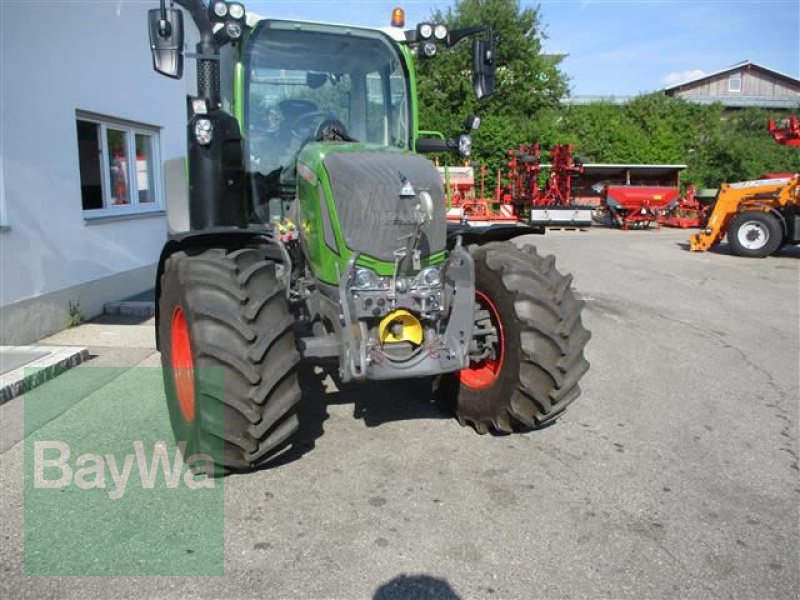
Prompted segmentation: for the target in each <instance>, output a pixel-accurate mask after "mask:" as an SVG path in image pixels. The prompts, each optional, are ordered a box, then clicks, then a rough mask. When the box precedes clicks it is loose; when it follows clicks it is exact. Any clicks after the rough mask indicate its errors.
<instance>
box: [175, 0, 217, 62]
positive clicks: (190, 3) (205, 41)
mask: <svg viewBox="0 0 800 600" xmlns="http://www.w3.org/2000/svg"><path fill="white" fill-rule="evenodd" d="M161 1H162V4H163V2H164V0H161ZM174 2H175V4H177V5H178V6H182V7H183V8H185V9H186V11H187V12H188V13H189V14H190V15H191V17H192V20H193V21H194V24H195V25H197V30H198V31H199V32H200V44H201V45H202V46H203V54H216V53H217V52H218V51H219V44H218V43H217V40H216V39H214V28H213V27H212V26H211V19H209V18H208V11H207V9H206V5H205V3H204V2H203V0H174ZM209 50H211V52H209Z"/></svg>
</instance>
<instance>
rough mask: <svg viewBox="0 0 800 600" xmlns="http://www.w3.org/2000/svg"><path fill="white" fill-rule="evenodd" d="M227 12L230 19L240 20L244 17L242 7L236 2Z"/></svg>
mask: <svg viewBox="0 0 800 600" xmlns="http://www.w3.org/2000/svg"><path fill="white" fill-rule="evenodd" d="M229 10H230V14H231V18H232V19H236V20H241V19H242V18H243V17H244V6H243V5H241V4H239V3H238V2H236V3H233V4H231V5H230V9H229Z"/></svg>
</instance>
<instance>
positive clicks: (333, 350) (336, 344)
mask: <svg viewBox="0 0 800 600" xmlns="http://www.w3.org/2000/svg"><path fill="white" fill-rule="evenodd" d="M341 347H342V344H341V342H340V341H339V339H338V338H337V337H336V336H335V335H334V334H332V333H331V334H328V335H324V336H320V337H306V338H299V339H298V340H297V349H298V350H299V351H300V354H302V355H303V358H338V357H339V355H340V352H341Z"/></svg>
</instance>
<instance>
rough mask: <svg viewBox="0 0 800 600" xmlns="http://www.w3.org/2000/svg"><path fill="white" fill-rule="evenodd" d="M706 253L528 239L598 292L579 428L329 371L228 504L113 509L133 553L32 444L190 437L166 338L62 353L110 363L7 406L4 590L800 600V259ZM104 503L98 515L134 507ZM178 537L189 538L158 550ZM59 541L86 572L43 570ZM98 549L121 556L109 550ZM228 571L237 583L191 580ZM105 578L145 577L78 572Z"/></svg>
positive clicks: (233, 484) (570, 236)
mask: <svg viewBox="0 0 800 600" xmlns="http://www.w3.org/2000/svg"><path fill="white" fill-rule="evenodd" d="M686 239H687V233H686V232H682V231H675V230H666V229H664V230H661V231H649V232H619V231H611V230H605V229H595V230H591V231H588V232H556V233H549V234H548V235H547V236H545V237H531V238H526V239H525V240H524V241H526V242H532V243H534V244H535V245H536V246H537V247H538V248H539V250H540V251H541V252H543V253H553V254H555V255H556V256H557V260H558V265H559V267H560V268H562V269H563V270H566V271H569V272H572V273H573V274H574V275H575V287H576V289H577V290H578V292H579V293H580V294H581V295H582V297H583V298H584V300H585V301H586V303H587V308H586V311H585V317H584V318H585V321H586V324H587V326H588V328H589V329H591V330H592V333H593V338H592V340H591V342H590V344H589V347H588V349H587V357H588V358H589V360H590V361H591V363H592V367H591V370H590V371H589V373H588V374H587V376H586V377H585V378H584V380H583V384H582V388H583V395H582V396H581V397H580V398H579V399H578V400H577V401H576V402H575V404H573V405H572V406H571V407H570V408H569V410H568V411H567V412H566V414H565V415H564V417H563V418H561V419H560V420H559V421H558V422H557V423H556V424H555V425H552V426H550V427H548V428H546V429H544V430H541V431H537V432H533V433H530V434H526V435H514V436H505V437H492V436H478V435H476V434H475V433H474V432H472V430H470V429H465V428H461V427H459V426H458V424H457V423H456V422H455V421H454V420H451V419H449V418H445V417H444V416H443V415H441V414H440V413H439V411H438V410H437V408H436V407H435V405H434V404H433V403H432V402H431V398H430V396H429V394H428V393H427V388H426V387H425V386H424V385H420V384H419V383H415V382H407V383H391V384H386V383H384V384H365V385H362V386H353V387H347V388H346V389H343V390H336V388H335V386H334V384H333V382H332V380H331V379H330V378H329V377H328V376H327V375H326V374H325V373H324V372H319V370H315V369H313V368H307V369H304V370H303V373H302V376H303V377H302V379H303V381H302V383H303V388H304V391H305V396H304V400H303V408H302V414H301V417H302V420H301V433H300V440H301V443H300V444H299V445H298V447H299V450H298V451H297V452H295V453H294V454H292V455H291V456H289V457H288V458H287V460H286V461H284V463H283V464H281V465H279V466H277V467H275V468H272V469H268V470H264V471H260V472H257V473H252V474H249V475H236V476H232V477H229V478H227V479H225V480H224V482H223V483H222V485H223V487H222V488H220V489H222V490H224V493H223V494H222V495H219V503H218V504H214V501H209V502H208V503H206V504H205V505H204V506H203V507H199V506H194V505H193V504H192V496H191V495H183V496H181V498H182V499H181V501H180V503H173V504H171V505H170V506H163V507H159V506H154V508H152V509H150V508H148V506H149V505H147V504H146V502H148V500H147V499H146V498H145V497H142V498H143V499H142V500H141V501H140V500H137V499H136V497H133V499H132V500H131V501H130V502H129V504H128V505H126V506H127V508H126V509H125V511H126V512H120V511H117V513H113V512H109V513H108V514H109V515H117V516H114V517H113V518H112V519H111V520H106V521H105V522H104V525H103V526H102V528H101V529H102V530H103V532H105V533H106V534H107V535H105V538H112V539H110V541H109V539H104V538H103V536H101V535H99V534H98V533H97V532H96V531H93V530H92V525H91V522H92V521H91V520H89V521H86V522H87V523H89V524H88V525H86V529H85V531H86V533H85V537H83V536H84V534H81V533H77V534H76V533H75V531H76V530H74V529H73V530H72V533H71V534H65V536H64V537H59V535H60V533H59V532H61V531H62V530H63V531H64V532H69V531H70V529H69V527H68V526H67V525H68V524H69V523H74V522H77V520H76V519H77V517H76V516H75V514H74V513H73V512H68V511H67V508H66V507H67V505H68V504H69V501H70V499H72V500H75V498H78V499H80V498H82V497H81V496H79V495H77V492H76V493H72V491H71V490H67V492H68V493H64V495H63V497H64V500H63V502H62V501H60V500H59V498H58V497H57V496H52V495H51V496H48V503H46V504H42V505H37V506H31V503H32V501H31V500H30V498H28V497H26V496H25V492H24V490H28V488H27V487H26V485H27V484H26V483H25V480H24V477H23V474H26V473H27V472H28V470H30V468H31V465H30V463H29V462H26V461H27V460H29V456H30V455H28V457H27V458H26V454H27V453H28V452H29V446H30V444H28V443H23V442H21V440H22V439H23V438H26V437H27V439H28V440H31V439H34V438H36V439H39V437H48V436H51V437H52V436H56V437H57V436H63V437H65V439H66V436H70V435H71V436H76V437H81V436H84V438H85V439H92V440H94V439H98V440H100V441H102V444H106V445H108V444H111V445H113V444H115V443H122V444H123V445H124V444H127V445H128V446H130V444H131V441H132V440H133V439H139V438H137V437H136V436H138V435H140V434H141V436H142V439H145V438H147V436H150V438H153V439H158V437H159V436H161V435H166V434H165V433H164V432H168V421H167V415H166V409H165V407H164V405H163V396H162V395H161V394H162V392H161V386H160V380H159V377H160V376H158V375H157V370H158V364H159V363H158V354H157V353H156V352H155V348H154V341H153V338H152V321H143V322H142V321H136V320H130V321H127V322H119V321H116V322H100V323H92V324H88V325H85V326H82V327H79V328H76V329H74V330H69V331H67V332H64V333H62V334H59V335H57V336H54V337H53V338H49V339H48V340H45V341H43V343H46V344H48V345H80V346H86V347H88V348H89V350H90V353H91V354H92V355H93V356H94V359H93V360H90V361H88V362H87V363H86V364H85V365H84V366H81V367H78V368H76V369H73V370H72V371H70V372H68V373H66V374H64V375H63V376H62V377H60V378H57V379H56V380H54V381H53V382H50V383H47V384H45V385H44V386H42V387H41V388H39V389H38V392H37V394H38V395H37V398H38V400H37V402H38V404H37V406H39V407H42V406H43V407H45V408H46V410H42V411H38V412H35V411H32V410H30V409H29V406H26V404H25V403H26V402H27V403H28V404H29V405H31V404H34V402H33V400H32V399H30V398H27V397H23V398H17V399H15V400H13V401H11V402H9V403H8V404H6V405H4V406H2V407H0V419H1V420H0V450H1V451H2V454H0V486H1V487H0V535H2V536H3V537H2V539H3V544H2V546H0V564H1V565H2V578H0V596H2V597H4V598H12V597H13V598H19V597H30V598H44V597H72V598H81V599H85V598H93V597H111V596H113V597H115V598H127V597H131V598H133V597H136V598H140V597H159V598H184V597H229V598H255V597H267V598H303V599H304V598H378V599H389V598H442V599H452V598H526V599H527V598H548V599H549V598H565V597H569V598H759V599H760V598H790V599H791V598H797V597H798V594H800V547H799V546H800V535H799V534H800V520H799V517H800V510H798V509H799V508H800V471H798V468H799V467H798V436H797V433H798V398H799V397H800V393H799V390H798V368H799V365H798V362H799V360H798V359H799V357H800V331H799V330H798V327H799V323H800V306H799V305H798V287H799V285H800V262H799V259H800V249H798V248H789V249H784V250H783V251H781V253H780V254H779V255H778V256H776V257H772V258H769V259H764V260H749V259H742V258H736V257H733V256H731V255H729V254H728V253H727V249H726V248H725V247H724V246H723V247H721V248H720V249H719V251H717V252H711V253H708V254H698V255H694V254H690V253H688V252H687V249H686V247H687V244H686ZM130 367H138V370H137V369H130ZM88 369H96V371H95V372H93V373H89V375H91V376H87V375H86V372H87V370H88ZM154 371H155V372H156V375H157V376H150V375H137V374H138V373H150V374H152V373H153V372H154ZM62 378H63V379H62ZM59 380H61V382H59ZM32 415H35V418H33V417H32ZM97 432H103V436H99V435H98V433H97ZM116 432H119V433H116ZM37 436H38V437H37ZM86 436H88V437H86ZM125 436H128V438H127V439H121V438H125ZM59 439H60V438H59ZM148 439H149V438H148ZM98 443H100V442H98ZM104 447H107V446H104ZM97 452H98V453H100V452H101V451H100V450H98V451H97ZM39 491H41V490H39ZM47 491H51V490H47ZM55 491H59V490H55ZM93 491H94V492H98V494H95V495H94V496H92V500H91V504H87V506H89V505H91V506H92V509H91V516H92V518H95V517H96V518H97V519H100V518H101V516H102V515H100V514H99V513H102V512H103V511H105V510H106V508H104V507H107V506H120V505H121V504H120V505H113V502H112V501H111V500H108V501H106V499H105V496H104V495H102V494H101V493H100V492H102V493H103V494H104V493H105V491H106V490H93ZM85 493H88V492H85ZM223 496H224V498H223ZM37 497H38V496H37ZM101 501H102V502H101ZM223 501H224V505H223ZM142 503H144V504H142ZM62 504H63V506H64V507H65V508H64V511H63V514H62V511H61V510H60V506H61V505H62ZM70 506H72V505H70ZM137 507H138V508H140V509H141V510H138V511H137V510H136V508H137ZM143 507H144V508H143ZM176 507H177V508H178V509H180V512H179V513H177V516H176V517H175V518H170V519H169V520H168V521H171V522H167V521H164V519H163V516H164V515H167V514H169V515H172V514H173V512H174V511H175V509H176ZM215 507H216V508H215ZM217 508H218V509H219V511H218V512H215V511H217ZM69 510H72V509H69ZM109 510H110V509H109ZM37 511H38V512H37ZM43 511H46V512H44V513H43ZM148 511H151V512H149V514H150V515H151V516H152V517H153V518H152V521H151V522H150V523H148V521H147V519H146V516H147V514H148ZM170 511H173V512H170ZM204 511H205V512H204ZM137 512H138V514H136V515H134V513H137ZM42 514H46V515H49V518H50V519H51V520H52V521H51V523H52V531H49V532H47V531H45V533H47V535H49V538H48V537H44V538H43V537H42V531H41V530H42V529H47V527H44V526H42V525H41V523H42V521H41V515H42ZM24 515H27V516H28V517H31V518H29V519H28V520H26V521H25V524H24V523H23V516H24ZM65 515H67V516H65ZM215 515H219V518H218V519H217V517H216V516H215ZM32 517H35V518H37V519H40V521H35V520H32ZM142 517H145V519H144V520H142ZM136 519H139V520H136ZM159 519H161V520H159ZM127 521H130V522H129V523H126V522H127ZM175 521H177V522H178V525H179V529H178V533H176V534H167V533H164V534H163V535H159V528H164V529H163V530H162V531H164V532H166V531H168V530H169V527H171V526H172V525H174V524H175V523H174V522H175ZM97 522H100V521H99V520H98V521H97ZM134 522H135V523H136V524H137V525H136V526H135V527H133V526H131V523H134ZM26 525H27V526H26ZM36 527H39V529H36ZM126 527H127V528H126ZM95 529H97V527H95ZM81 531H84V530H81ZM116 531H120V532H125V533H124V535H123V534H115V533H114V532H116ZM198 532H199V533H198ZM201 533H208V535H206V536H205V537H203V536H202V535H200V534H201ZM147 534H152V535H153V537H152V539H153V540H154V541H153V542H152V543H151V544H150V545H149V546H148V552H149V553H150V554H152V555H154V556H164V557H168V560H166V561H162V563H163V564H160V565H158V569H159V570H154V571H153V573H159V574H160V575H161V576H158V577H146V576H145V577H137V576H133V575H136V574H137V571H136V568H135V566H136V565H135V564H134V563H135V561H136V560H140V559H139V558H136V555H134V554H131V555H130V557H129V556H128V554H126V552H128V551H129V549H128V548H127V546H126V540H128V539H130V540H131V544H133V543H134V540H135V539H137V537H138V538H141V537H142V536H145V535H147ZM193 534H194V535H195V538H191V537H190V536H191V535H193ZM67 535H69V538H70V539H67V537H66V536H67ZM198 536H199V537H198ZM215 536H216V537H215ZM42 539H50V540H51V545H52V546H53V547H56V548H65V549H68V553H67V554H66V556H69V557H72V559H74V560H73V562H74V565H78V566H77V567H75V566H74V565H73V566H72V567H70V566H69V564H67V563H69V560H66V561H65V562H59V561H57V562H56V563H52V562H51V563H50V564H45V563H44V562H42V561H40V560H39V558H40V557H41V556H44V555H45V554H47V552H48V548H46V547H40V546H41V540H42ZM190 539H191V540H193V541H192V542H191V543H190V542H189V541H187V540H190ZM37 540H38V542H37ZM91 540H99V541H97V542H94V541H91ZM209 540H210V541H209ZM215 540H216V541H215ZM37 543H39V544H40V546H36V544H37ZM95 543H97V544H105V543H109V544H111V545H110V546H108V547H109V548H113V550H111V551H108V552H105V553H98V552H95V553H94V554H92V552H91V547H92V546H93V544H95ZM215 543H218V545H219V546H220V547H221V548H222V550H223V551H224V552H221V553H219V555H216V554H214V544H215ZM86 546H88V547H89V548H86ZM98 547H99V546H98ZM104 547H105V546H104ZM34 550H35V552H34ZM50 550H52V548H50ZM36 553H39V554H36ZM42 553H43V554H42ZM215 556H219V557H220V561H222V562H224V564H223V565H222V567H221V571H220V574H216V573H212V571H213V568H212V567H211V566H209V567H208V568H209V569H210V570H209V573H208V574H209V575H210V576H206V577H197V576H185V577H178V576H168V575H169V574H170V573H192V572H195V571H192V568H193V564H194V563H193V562H192V561H197V560H200V558H201V557H202V558H203V560H207V561H209V562H206V563H203V564H205V565H207V566H208V565H213V563H214V560H215V558H214V557H215ZM37 561H39V562H37ZM83 565H87V566H85V567H84V566H83ZM153 568H154V569H156V567H153ZM204 568H205V567H204ZM82 569H85V570H82ZM104 569H106V571H105V572H111V573H129V575H130V576H116V577H76V576H71V575H74V574H76V573H80V572H92V573H96V574H103V572H104ZM126 569H127V570H126ZM170 569H172V570H170ZM45 571H46V572H47V574H49V575H50V576H47V577H43V576H38V574H40V573H43V572H45ZM139 574H141V573H139ZM145 574H146V573H145Z"/></svg>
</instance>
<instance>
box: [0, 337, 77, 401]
mask: <svg viewBox="0 0 800 600" xmlns="http://www.w3.org/2000/svg"><path fill="white" fill-rule="evenodd" d="M31 350H35V351H37V352H47V356H43V357H42V358H39V359H37V360H34V361H32V362H30V363H28V364H26V365H23V366H21V367H19V368H17V369H14V370H13V371H9V372H8V373H5V374H4V375H0V405H2V404H5V403H6V402H8V401H9V400H12V399H13V398H16V397H17V396H21V395H22V394H24V393H25V392H26V391H28V390H31V389H33V388H35V387H38V386H40V385H42V384H43V383H45V382H47V381H50V380H51V379H54V378H55V377H57V376H58V375H60V374H61V373H63V372H64V371H66V370H67V369H71V368H72V367H76V366H78V365H79V364H81V363H82V362H84V361H85V360H87V359H88V358H89V351H88V350H87V349H86V348H76V347H71V346H0V352H4V351H5V352H14V351H17V352H25V351H31ZM26 371H27V373H28V375H27V377H26V375H25V374H26ZM31 371H33V372H31Z"/></svg>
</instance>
